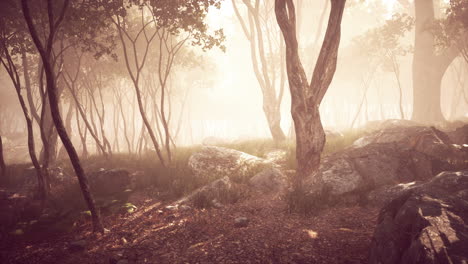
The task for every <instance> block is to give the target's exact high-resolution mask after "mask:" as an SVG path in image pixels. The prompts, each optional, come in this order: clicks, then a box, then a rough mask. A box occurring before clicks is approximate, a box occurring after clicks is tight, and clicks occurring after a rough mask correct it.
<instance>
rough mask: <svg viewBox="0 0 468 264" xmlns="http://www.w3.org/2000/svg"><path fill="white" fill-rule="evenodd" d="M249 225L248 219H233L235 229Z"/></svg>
mask: <svg viewBox="0 0 468 264" xmlns="http://www.w3.org/2000/svg"><path fill="white" fill-rule="evenodd" d="M248 225H249V219H248V218H247V217H237V218H236V219H234V226H235V227H246V226H248Z"/></svg>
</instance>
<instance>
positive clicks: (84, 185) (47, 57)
mask: <svg viewBox="0 0 468 264" xmlns="http://www.w3.org/2000/svg"><path fill="white" fill-rule="evenodd" d="M21 7H22V10H23V15H24V18H25V20H26V23H27V25H28V28H29V32H30V33H31V37H32V39H33V42H34V45H35V46H36V48H37V49H38V51H39V54H40V55H41V58H42V62H43V65H44V70H45V74H46V80H47V92H48V93H47V94H48V97H49V105H50V110H51V114H52V119H53V121H54V124H55V128H56V130H57V133H58V135H59V137H60V139H61V140H62V143H63V145H64V146H65V149H66V150H67V153H68V156H69V157H70V161H71V163H72V165H73V169H74V170H75V173H76V176H77V177H78V182H79V183H80V187H81V191H82V193H83V196H84V199H85V201H86V203H87V205H88V208H89V210H90V211H91V215H92V219H93V228H94V231H97V232H101V233H104V227H103V226H102V222H101V218H100V214H99V210H98V209H97V208H96V206H95V204H94V199H93V196H92V195H91V192H90V190H89V184H88V179H87V177H86V175H85V173H84V170H83V167H82V166H81V163H80V159H79V157H78V154H77V152H76V150H75V147H74V146H73V144H72V142H71V140H70V138H69V137H68V134H67V131H66V130H65V126H64V124H63V120H62V117H61V116H60V109H59V98H58V97H57V86H56V80H55V74H54V69H53V67H52V63H51V51H52V45H53V42H54V34H55V33H56V27H58V26H59V25H60V23H61V21H62V20H63V17H64V15H65V11H66V9H67V7H68V0H65V2H64V3H63V7H62V9H61V12H60V15H59V17H58V19H57V20H55V19H54V17H53V13H54V11H53V6H52V0H48V1H47V10H48V18H49V24H50V31H49V34H48V36H47V49H45V48H44V46H43V44H42V43H41V40H40V39H39V36H38V33H37V31H36V28H35V26H34V24H33V19H32V17H31V14H30V11H29V6H28V0H21Z"/></svg>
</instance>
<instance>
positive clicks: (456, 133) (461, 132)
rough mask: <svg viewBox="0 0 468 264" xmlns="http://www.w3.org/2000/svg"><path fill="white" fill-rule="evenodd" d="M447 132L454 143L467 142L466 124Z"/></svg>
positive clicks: (461, 143)
mask: <svg viewBox="0 0 468 264" xmlns="http://www.w3.org/2000/svg"><path fill="white" fill-rule="evenodd" d="M447 134H448V136H449V137H450V139H451V140H452V141H453V142H454V143H455V144H458V145H464V144H468V125H464V126H461V127H458V128H456V129H455V130H453V131H450V132H447Z"/></svg>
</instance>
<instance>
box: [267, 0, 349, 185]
mask: <svg viewBox="0 0 468 264" xmlns="http://www.w3.org/2000/svg"><path fill="white" fill-rule="evenodd" d="M345 3H346V0H331V12H330V17H329V21H328V27H327V31H326V33H325V38H324V41H323V44H322V48H321V50H320V54H319V57H318V59H317V63H316V65H315V69H314V72H313V75H312V80H311V83H310V85H309V84H308V83H307V77H306V74H305V72H304V67H303V66H302V63H301V60H300V58H299V47H298V42H297V37H296V15H295V10H294V3H293V1H292V0H275V13H276V19H277V21H278V25H279V26H280V29H281V32H282V33H283V37H284V41H285V43H286V68H287V74H288V81H289V89H290V91H291V114H292V117H293V120H294V127H295V131H296V158H297V171H296V177H295V180H294V182H293V186H294V188H295V189H296V190H301V189H302V182H303V179H304V178H305V177H308V176H312V175H313V173H314V172H315V171H316V170H317V169H318V167H319V165H320V155H321V152H322V150H323V147H324V145H325V132H324V130H323V127H322V123H321V120H320V112H319V106H320V103H321V101H322V99H323V97H324V95H325V93H326V91H327V89H328V87H329V85H330V83H331V81H332V79H333V75H334V73H335V70H336V62H337V55H338V47H339V43H340V36H341V20H342V17H343V10H344V7H345ZM314 183H317V184H319V183H320V182H319V179H318V178H315V179H314Z"/></svg>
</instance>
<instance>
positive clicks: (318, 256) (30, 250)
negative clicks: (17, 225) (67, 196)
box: [0, 192, 379, 264]
mask: <svg viewBox="0 0 468 264" xmlns="http://www.w3.org/2000/svg"><path fill="white" fill-rule="evenodd" d="M150 197H151V196H149V195H148V194H147V193H144V192H140V193H136V194H134V195H133V197H132V198H131V202H132V203H133V204H135V205H136V206H137V207H138V209H137V210H136V211H135V212H134V213H125V214H118V215H108V216H104V217H103V220H104V224H105V227H106V228H107V229H108V230H109V231H108V232H106V233H105V234H104V235H100V234H93V233H92V232H91V224H90V221H89V220H81V221H79V222H77V226H76V228H75V229H74V230H73V231H72V232H70V233H67V234H57V235H51V234H40V233H36V234H33V235H28V234H25V235H22V236H12V235H9V236H8V237H3V239H1V240H2V241H0V243H1V244H0V259H1V263H64V264H66V263H120V264H124V263H366V262H367V255H368V249H369V245H370V242H371V238H372V234H373V230H374V228H375V223H376V218H377V214H378V212H379V209H378V208H374V207H368V208H365V207H359V206H354V207H335V208H329V209H325V210H323V211H320V212H317V213H316V215H307V216H306V215H300V214H293V213H290V212H288V210H287V206H286V203H285V201H283V200H282V198H281V196H278V195H276V196H274V195H265V194H257V195H254V196H252V197H250V198H246V199H243V200H241V201H239V202H237V203H235V204H230V205H226V206H224V207H222V208H219V209H217V208H211V209H196V208H183V209H182V208H179V209H176V210H171V209H167V208H166V206H167V205H168V204H167V203H164V202H161V201H158V200H155V199H151V198H150ZM238 217H246V218H247V219H248V224H247V226H245V227H237V225H236V224H235V219H236V218H238ZM77 240H85V241H86V246H85V248H84V249H82V250H71V249H70V247H69V243H70V242H72V241H77Z"/></svg>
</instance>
